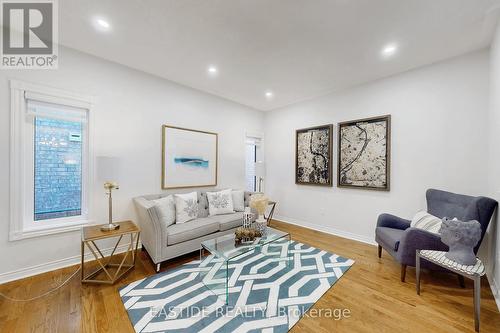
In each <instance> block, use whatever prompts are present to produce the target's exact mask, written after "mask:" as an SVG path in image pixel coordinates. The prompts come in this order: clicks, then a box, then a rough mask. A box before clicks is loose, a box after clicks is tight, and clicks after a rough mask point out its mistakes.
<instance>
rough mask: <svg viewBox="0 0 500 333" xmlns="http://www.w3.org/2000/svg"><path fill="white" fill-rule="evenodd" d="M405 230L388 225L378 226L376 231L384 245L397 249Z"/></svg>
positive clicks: (378, 239) (378, 240) (379, 241)
mask: <svg viewBox="0 0 500 333" xmlns="http://www.w3.org/2000/svg"><path fill="white" fill-rule="evenodd" d="M404 232H405V231H404V230H400V229H393V228H388V227H377V229H376V231H375V233H376V235H377V242H378V243H382V244H380V245H383V247H385V248H388V249H392V250H394V251H397V250H398V248H399V242H400V240H401V237H402V236H403V234H404Z"/></svg>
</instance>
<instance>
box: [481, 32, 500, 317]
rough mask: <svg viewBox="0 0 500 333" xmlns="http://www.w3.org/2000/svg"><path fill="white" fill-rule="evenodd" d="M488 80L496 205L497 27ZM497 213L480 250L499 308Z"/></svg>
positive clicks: (499, 180) (499, 178)
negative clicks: (485, 260)
mask: <svg viewBox="0 0 500 333" xmlns="http://www.w3.org/2000/svg"><path fill="white" fill-rule="evenodd" d="M490 58H491V77H490V112H489V117H488V124H489V143H490V145H489V158H490V159H489V163H488V165H489V173H488V185H489V187H488V190H489V195H490V196H491V197H492V198H495V199H496V200H497V201H500V174H499V172H500V144H499V143H500V133H499V130H500V25H499V26H498V28H497V31H496V33H495V37H494V39H493V43H492V45H491V55H490ZM499 222H500V219H499V218H498V212H497V214H495V218H494V223H492V225H491V226H490V228H489V230H488V233H487V234H486V237H487V239H488V244H489V247H488V248H486V249H484V253H485V257H486V258H487V264H488V265H487V267H488V277H489V280H490V284H492V289H493V291H494V292H495V293H496V294H495V298H496V300H497V305H498V306H499V308H500V294H499V290H500V246H499V240H500V228H499V226H498V223H499Z"/></svg>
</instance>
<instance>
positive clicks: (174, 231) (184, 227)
mask: <svg viewBox="0 0 500 333" xmlns="http://www.w3.org/2000/svg"><path fill="white" fill-rule="evenodd" d="M167 230H168V236H167V245H174V244H178V243H182V242H185V241H188V240H191V239H195V238H198V237H202V236H206V235H209V234H211V233H214V232H217V231H219V221H218V220H217V219H215V218H213V217H202V218H198V219H195V220H192V221H189V222H186V223H181V224H177V223H176V224H173V225H171V226H170V227H168V229H167Z"/></svg>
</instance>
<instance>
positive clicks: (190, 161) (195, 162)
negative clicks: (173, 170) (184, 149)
mask: <svg viewBox="0 0 500 333" xmlns="http://www.w3.org/2000/svg"><path fill="white" fill-rule="evenodd" d="M174 162H175V164H182V165H186V166H192V167H196V168H204V169H207V168H208V161H207V160H204V159H202V158H195V157H175V158H174Z"/></svg>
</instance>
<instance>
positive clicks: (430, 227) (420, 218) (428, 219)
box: [410, 211, 442, 235]
mask: <svg viewBox="0 0 500 333" xmlns="http://www.w3.org/2000/svg"><path fill="white" fill-rule="evenodd" d="M441 223H442V221H441V219H440V218H439V217H437V216H434V215H431V214H429V213H427V212H425V211H421V212H418V213H417V214H415V216H414V217H413V219H412V220H411V223H410V226H411V227H414V228H418V229H423V230H426V231H429V232H432V233H433V234H437V235H439V230H440V229H441Z"/></svg>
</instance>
